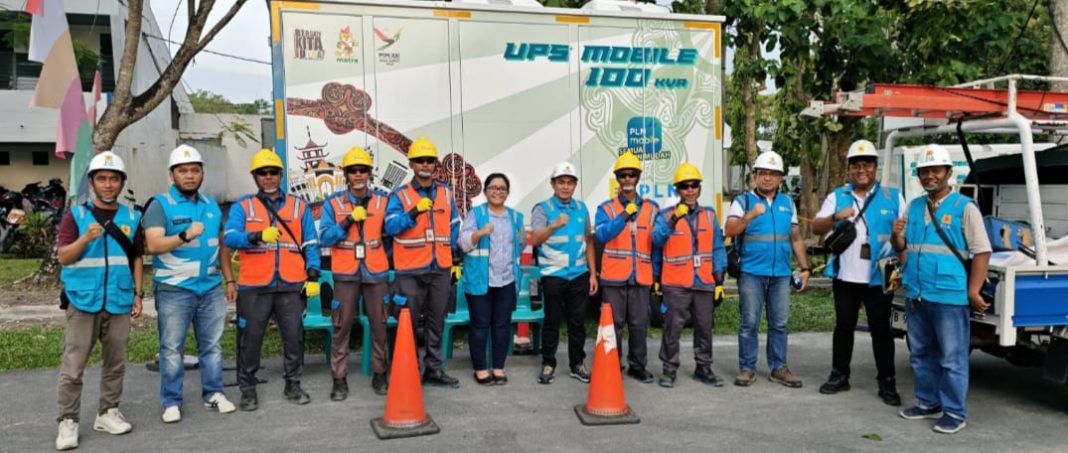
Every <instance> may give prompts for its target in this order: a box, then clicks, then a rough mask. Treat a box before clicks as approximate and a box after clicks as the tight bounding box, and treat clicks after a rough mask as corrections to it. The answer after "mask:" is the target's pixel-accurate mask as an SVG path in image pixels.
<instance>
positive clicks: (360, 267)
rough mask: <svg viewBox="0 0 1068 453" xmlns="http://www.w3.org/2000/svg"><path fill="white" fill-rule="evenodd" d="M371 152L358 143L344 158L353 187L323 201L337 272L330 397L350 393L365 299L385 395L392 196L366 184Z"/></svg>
mask: <svg viewBox="0 0 1068 453" xmlns="http://www.w3.org/2000/svg"><path fill="white" fill-rule="evenodd" d="M372 167H373V164H372V163H371V156H370V155H369V154H368V153H367V151H364V149H363V148H360V147H353V148H352V149H350V150H349V152H348V153H346V154H345V157H344V158H343V159H342V160H341V168H342V169H344V170H345V179H346V180H348V184H349V187H348V190H341V191H338V192H336V193H334V194H333V195H331V196H330V197H329V198H327V199H326V201H324V202H323V213H322V216H320V219H319V237H320V241H321V243H322V246H323V247H330V248H331V251H330V259H331V270H332V271H333V273H334V301H333V305H331V308H332V310H331V317H332V319H333V322H334V337H333V338H332V341H333V343H332V346H331V348H330V372H331V374H332V375H333V378H334V387H333V390H331V391H330V399H331V400H333V401H344V400H345V398H347V397H348V395H349V384H348V382H346V381H345V377H346V376H347V375H348V370H347V364H348V358H349V334H350V332H352V321H353V319H354V318H355V316H356V311H357V310H356V307H357V305H358V303H359V299H360V297H363V309H364V311H365V312H366V313H367V318H368V320H369V321H370V325H371V342H372V346H371V351H372V354H371V355H372V357H373V358H372V360H371V371H372V375H371V388H372V389H374V392H375V393H376V394H378V395H385V394H386V387H387V385H388V382H387V379H386V318H387V315H388V313H387V312H386V305H385V304H384V303H383V302H384V300H383V298H384V297H385V296H386V293H387V292H388V290H389V281H388V280H389V256H388V255H389V249H388V247H389V243H388V242H386V238H385V237H383V235H382V224H383V222H384V221H385V217H386V204H387V202H388V200H389V198H388V197H389V196H388V195H387V194H385V193H381V192H377V191H373V190H371V189H369V188H368V187H367V182H368V181H370V179H371V168H372Z"/></svg>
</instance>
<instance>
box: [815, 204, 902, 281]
mask: <svg viewBox="0 0 1068 453" xmlns="http://www.w3.org/2000/svg"><path fill="white" fill-rule="evenodd" d="M834 196H835V209H834V210H835V212H838V211H841V210H843V209H845V208H848V207H850V206H852V207H853V210H854V211H856V212H860V210H861V209H863V208H864V203H867V200H864V201H862V202H861V204H860V206H857V205H856V204H855V203H854V200H856V199H855V198H854V197H853V186H852V185H850V184H846V185H844V186H841V187H838V188H837V189H835V190H834ZM870 196H872V197H874V198H872V200H871V206H868V209H867V210H866V211H864V220H863V222H864V225H865V226H867V227H868V244H869V246H870V247H871V257H872V259H871V260H870V263H871V272H870V275H869V276H868V285H869V286H879V287H882V286H883V276H882V273H880V272H879V259H880V258H881V257H880V256H878V254H879V252H880V251H881V250H883V247H884V246H885V245H886V243H887V241H889V240H890V233H891V230H893V228H894V220H895V219H897V217H898V216H899V215H901V213H900V208H901V203H900V202H899V201H898V200H899V199H900V198H899V197H900V192H899V191H898V189H897V188H896V187H883V188H880V187H879V186H878V185H877V186H876V187H875V190H874V191H872V194H871V195H870ZM857 221H858V222H859V221H860V220H857ZM857 240H858V241H859V240H861V239H860V238H857ZM839 265H840V263H839V259H838V255H831V261H830V262H829V263H827V267H826V269H825V270H824V271H823V272H824V275H826V276H828V277H830V278H835V277H836V276H838V269H839V267H840V266H839Z"/></svg>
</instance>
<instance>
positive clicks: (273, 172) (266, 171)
mask: <svg viewBox="0 0 1068 453" xmlns="http://www.w3.org/2000/svg"><path fill="white" fill-rule="evenodd" d="M280 174H282V170H279V169H277V168H263V169H260V170H256V176H278V175H280Z"/></svg>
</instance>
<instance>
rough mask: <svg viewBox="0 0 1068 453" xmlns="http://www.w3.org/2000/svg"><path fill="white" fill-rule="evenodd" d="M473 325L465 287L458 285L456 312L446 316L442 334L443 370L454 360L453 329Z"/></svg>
mask: <svg viewBox="0 0 1068 453" xmlns="http://www.w3.org/2000/svg"><path fill="white" fill-rule="evenodd" d="M469 324H471V312H470V311H468V309H467V298H466V297H464V291H463V285H461V284H459V283H457V284H456V312H454V313H448V314H446V315H445V328H444V329H443V330H442V332H441V349H442V351H441V353H442V357H443V358H444V359H445V360H442V361H441V370H442V371H445V362H446V361H447V360H449V359H451V358H452V333H453V328H455V327H458V326H466V325H469Z"/></svg>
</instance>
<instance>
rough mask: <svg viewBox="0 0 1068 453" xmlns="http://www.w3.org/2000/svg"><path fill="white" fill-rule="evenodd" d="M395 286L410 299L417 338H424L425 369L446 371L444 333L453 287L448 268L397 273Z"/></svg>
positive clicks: (410, 308)
mask: <svg viewBox="0 0 1068 453" xmlns="http://www.w3.org/2000/svg"><path fill="white" fill-rule="evenodd" d="M393 289H394V291H396V292H397V293H400V294H401V295H403V296H404V297H406V298H408V302H407V303H408V308H409V310H411V314H412V328H413V330H414V331H415V338H416V339H417V340H418V339H425V342H426V353H425V354H424V355H423V366H424V371H425V370H434V371H432V372H435V373H436V372H438V371H439V370H440V371H442V372H443V371H445V369H444V367H443V366H442V360H443V357H444V355H443V354H442V350H441V346H442V344H441V336H442V333H443V332H444V330H445V316H447V315H448V311H449V293H450V292H451V291H452V290H453V288H452V282H451V281H450V280H449V271H448V270H440V269H435V270H431V271H427V272H424V273H420V274H406V275H398V276H397V278H396V281H395V282H394V288H393Z"/></svg>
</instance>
